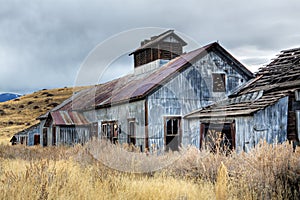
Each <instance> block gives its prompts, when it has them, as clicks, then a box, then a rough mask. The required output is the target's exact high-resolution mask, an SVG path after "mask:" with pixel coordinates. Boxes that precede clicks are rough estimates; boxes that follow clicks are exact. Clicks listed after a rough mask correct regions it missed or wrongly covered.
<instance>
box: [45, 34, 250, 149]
mask: <svg viewBox="0 0 300 200" xmlns="http://www.w3.org/2000/svg"><path fill="white" fill-rule="evenodd" d="M185 45H186V43H185V42H184V41H183V40H182V39H181V38H180V37H179V36H178V35H177V34H175V32H174V31H173V30H169V31H166V32H164V33H162V34H160V35H158V36H154V37H151V39H150V40H145V41H143V42H142V43H141V46H140V47H139V48H138V49H137V50H135V51H134V52H132V53H131V54H130V55H133V57H134V73H133V74H129V75H126V76H123V77H121V78H118V79H115V80H112V81H109V82H107V83H103V84H100V85H96V86H95V87H92V88H88V89H85V90H83V91H81V92H79V93H77V94H76V95H75V96H74V97H72V98H70V99H69V100H67V101H65V102H64V103H63V104H61V105H59V106H58V107H56V108H55V109H53V110H52V111H51V112H49V113H47V114H45V115H43V116H41V117H40V120H41V133H42V137H41V144H42V145H43V146H47V145H60V144H71V143H81V142H84V141H86V140H88V139H90V138H91V137H93V136H98V137H99V138H101V139H107V140H110V141H111V142H113V143H116V142H118V143H132V144H134V145H136V146H138V147H140V148H141V150H143V151H144V150H145V149H146V148H147V149H149V150H150V151H152V150H157V149H158V150H168V149H173V150H176V149H178V147H179V145H180V144H182V143H183V142H184V143H186V144H196V143H197V142H196V141H195V138H193V137H191V136H190V135H192V132H191V131H194V130H191V129H186V130H185V129H184V127H185V125H184V123H185V121H184V120H183V118H182V117H183V116H184V115H186V114H188V113H190V112H192V111H193V110H196V109H199V108H202V107H204V106H207V105H210V104H212V103H213V102H216V101H219V100H221V99H223V98H224V97H226V96H228V95H229V94H231V93H232V92H233V91H234V90H235V89H236V88H237V87H239V86H241V85H242V84H245V83H246V82H247V81H248V80H250V79H251V78H253V74H252V73H251V72H250V71H249V70H248V69H247V68H246V67H244V66H243V65H242V64H241V63H240V62H239V61H237V60H236V59H235V58H234V57H233V56H232V55H231V54H230V53H228V52H227V51H226V50H225V49H224V48H223V47H221V46H220V45H219V44H218V43H211V44H209V45H206V46H203V47H201V48H199V49H196V50H194V51H191V52H188V53H182V52H183V46H185ZM198 143H199V142H198Z"/></svg>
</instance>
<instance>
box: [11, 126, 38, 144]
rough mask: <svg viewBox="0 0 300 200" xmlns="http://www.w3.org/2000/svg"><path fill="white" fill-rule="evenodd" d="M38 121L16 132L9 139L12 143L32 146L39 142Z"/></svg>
mask: <svg viewBox="0 0 300 200" xmlns="http://www.w3.org/2000/svg"><path fill="white" fill-rule="evenodd" d="M39 130H40V123H38V124H35V125H33V126H30V127H29V128H26V129H24V130H22V131H20V132H18V133H16V134H15V135H14V136H13V137H12V138H11V140H10V142H11V144H12V145H16V144H22V145H26V146H33V145H39V144H40V133H39Z"/></svg>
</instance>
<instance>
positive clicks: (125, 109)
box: [84, 100, 145, 150]
mask: <svg viewBox="0 0 300 200" xmlns="http://www.w3.org/2000/svg"><path fill="white" fill-rule="evenodd" d="M84 115H85V116H86V117H87V118H88V119H89V120H91V121H95V120H96V121H97V122H98V133H99V135H98V136H99V137H100V135H101V126H102V122H105V121H117V123H118V126H119V127H121V134H120V135H119V137H118V141H119V143H121V144H122V143H126V142H127V136H128V120H129V119H135V133H136V146H139V147H140V146H142V149H143V150H144V148H145V100H141V101H136V102H131V103H126V104H121V105H115V106H112V107H109V108H101V109H98V110H96V111H88V112H85V113H84ZM94 117H96V119H94Z"/></svg>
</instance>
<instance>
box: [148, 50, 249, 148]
mask: <svg viewBox="0 0 300 200" xmlns="http://www.w3.org/2000/svg"><path fill="white" fill-rule="evenodd" d="M213 73H221V74H226V76H225V85H226V92H213V80H212V74H213ZM246 81H247V78H246V77H243V76H242V75H241V74H239V73H238V72H237V71H236V70H235V69H234V67H233V66H231V65H230V64H228V63H227V62H226V61H224V60H223V59H222V58H221V57H220V56H218V55H217V54H216V53H214V52H210V53H208V54H207V55H206V56H204V57H202V58H201V59H199V60H198V61H197V62H195V63H194V64H193V65H192V66H190V67H188V68H187V69H186V70H184V71H183V72H181V73H178V75H177V76H175V78H173V79H172V80H171V81H169V82H168V83H166V84H165V85H163V86H162V87H161V88H160V89H159V90H157V91H155V92H154V93H153V94H152V95H150V96H148V97H147V105H148V111H149V112H148V120H149V121H148V123H149V125H148V128H149V147H150V148H151V146H155V147H157V149H163V148H164V120H163V117H164V116H184V115H185V114H188V113H189V112H191V111H193V110H196V109H199V108H201V107H204V106H207V105H208V104H210V103H213V102H215V101H218V100H221V99H223V98H224V97H225V96H226V95H228V94H230V93H231V92H232V91H233V90H234V89H236V87H237V86H239V85H241V84H242V83H245V82H246ZM182 127H184V130H182V131H183V132H182V142H183V144H191V143H195V144H196V145H199V144H198V143H199V142H198V141H196V140H197V137H199V129H198V128H195V126H194V125H193V126H192V127H189V126H188V125H185V121H184V120H182ZM195 131H197V132H195Z"/></svg>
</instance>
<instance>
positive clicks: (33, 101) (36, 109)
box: [0, 87, 84, 144]
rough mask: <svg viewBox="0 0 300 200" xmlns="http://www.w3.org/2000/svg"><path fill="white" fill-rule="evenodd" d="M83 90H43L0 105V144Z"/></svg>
mask: <svg viewBox="0 0 300 200" xmlns="http://www.w3.org/2000/svg"><path fill="white" fill-rule="evenodd" d="M83 88H84V87H77V88H58V89H50V90H46V89H43V90H40V91H37V92H34V93H32V94H28V95H24V96H21V97H19V98H17V99H14V100H10V101H7V102H3V103H0V144H1V143H8V142H9V140H10V138H11V137H12V136H13V135H14V134H15V133H17V132H19V131H21V130H23V129H25V128H28V127H30V126H32V125H34V124H36V123H38V122H39V121H38V120H36V118H37V117H39V116H40V115H42V114H45V113H46V112H47V111H49V110H50V109H52V108H53V107H55V106H57V105H58V104H60V103H62V102H63V101H64V100H66V99H68V98H69V97H71V96H72V94H73V92H76V91H79V90H81V89H83Z"/></svg>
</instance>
